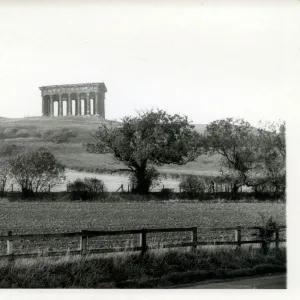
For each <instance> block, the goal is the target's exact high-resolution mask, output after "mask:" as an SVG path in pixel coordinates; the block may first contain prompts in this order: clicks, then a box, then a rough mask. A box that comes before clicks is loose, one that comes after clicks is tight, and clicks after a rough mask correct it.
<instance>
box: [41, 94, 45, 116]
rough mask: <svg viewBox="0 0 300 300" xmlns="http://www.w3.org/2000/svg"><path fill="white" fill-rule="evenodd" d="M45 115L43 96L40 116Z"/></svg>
mask: <svg viewBox="0 0 300 300" xmlns="http://www.w3.org/2000/svg"><path fill="white" fill-rule="evenodd" d="M44 115H45V96H43V98H42V116H44Z"/></svg>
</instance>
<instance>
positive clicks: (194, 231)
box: [191, 227, 198, 253]
mask: <svg viewBox="0 0 300 300" xmlns="http://www.w3.org/2000/svg"><path fill="white" fill-rule="evenodd" d="M192 243H193V246H192V249H191V250H192V252H193V253H197V243H198V228H197V227H193V229H192Z"/></svg>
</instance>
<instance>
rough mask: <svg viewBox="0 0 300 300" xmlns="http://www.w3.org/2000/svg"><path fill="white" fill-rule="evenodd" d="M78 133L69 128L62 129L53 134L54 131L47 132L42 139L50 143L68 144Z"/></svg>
mask: <svg viewBox="0 0 300 300" xmlns="http://www.w3.org/2000/svg"><path fill="white" fill-rule="evenodd" d="M76 136H77V133H74V132H73V131H72V130H70V129H68V128H62V129H61V130H60V131H57V132H53V131H52V130H46V131H44V133H43V134H42V138H43V139H44V140H45V141H49V142H52V143H55V144H59V143H68V142H69V141H70V139H71V138H72V137H76Z"/></svg>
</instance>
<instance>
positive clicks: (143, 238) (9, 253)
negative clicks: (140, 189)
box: [0, 226, 286, 259]
mask: <svg viewBox="0 0 300 300" xmlns="http://www.w3.org/2000/svg"><path fill="white" fill-rule="evenodd" d="M261 228H262V227H258V226H256V227H241V226H238V227H227V228H198V227H186V228H152V229H136V230H119V231H116V230H113V231H90V230H82V231H80V232H71V233H50V234H25V235H13V234H12V232H11V231H9V232H8V234H7V235H6V236H0V241H6V242H7V250H6V254H5V255H0V259H3V258H8V259H16V258H33V257H38V256H65V255H87V254H95V253H110V252H123V251H140V252H141V254H142V255H143V254H145V253H146V252H147V250H149V249H158V248H159V249H160V248H176V247H190V249H191V250H192V251H196V250H197V247H198V246H208V245H210V246H218V245H231V246H236V248H237V249H240V248H241V247H242V245H245V244H260V245H261V247H262V248H264V247H266V245H267V246H268V245H270V244H271V243H274V244H275V249H276V250H278V249H279V245H280V243H284V242H286V239H281V238H280V232H281V231H284V230H285V229H286V226H280V227H278V228H277V229H276V231H275V233H274V235H275V238H274V237H273V239H254V240H243V239H242V232H243V230H248V231H249V230H261ZM207 231H234V232H235V240H234V241H198V236H199V234H201V232H207ZM170 232H189V233H190V234H191V241H190V242H180V243H173V244H167V245H163V246H159V247H151V248H150V247H149V245H148V243H147V234H149V233H170ZM120 235H139V246H137V247H124V248H122V247H118V248H101V249H89V248H88V239H89V238H92V237H100V236H120ZM68 237H78V238H79V241H80V243H79V249H78V250H71V251H48V252H44V253H42V254H41V253H14V248H13V242H14V241H17V240H38V239H53V238H68Z"/></svg>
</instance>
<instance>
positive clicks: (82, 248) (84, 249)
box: [79, 232, 87, 255]
mask: <svg viewBox="0 0 300 300" xmlns="http://www.w3.org/2000/svg"><path fill="white" fill-rule="evenodd" d="M79 250H80V254H81V255H86V253H87V236H86V235H84V233H83V232H82V233H81V235H80V249H79Z"/></svg>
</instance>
